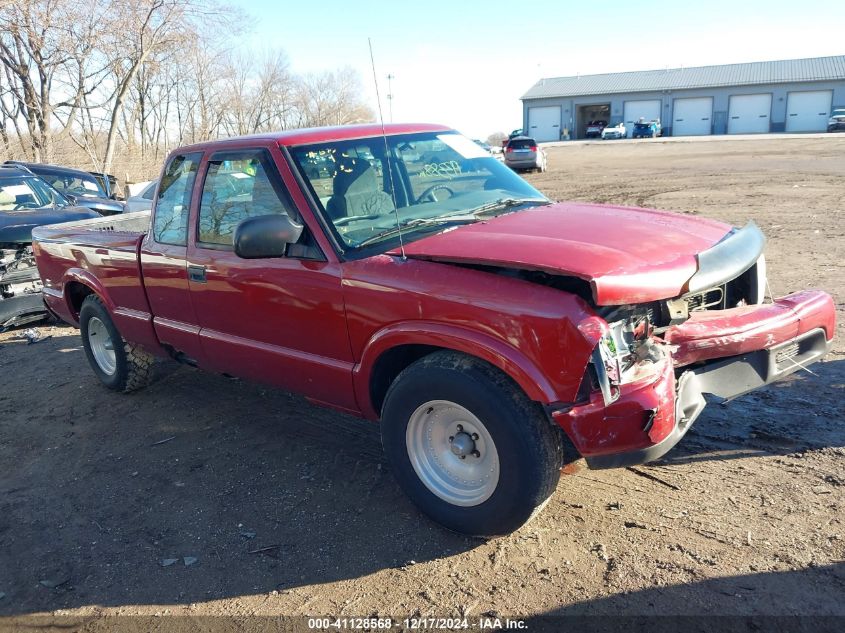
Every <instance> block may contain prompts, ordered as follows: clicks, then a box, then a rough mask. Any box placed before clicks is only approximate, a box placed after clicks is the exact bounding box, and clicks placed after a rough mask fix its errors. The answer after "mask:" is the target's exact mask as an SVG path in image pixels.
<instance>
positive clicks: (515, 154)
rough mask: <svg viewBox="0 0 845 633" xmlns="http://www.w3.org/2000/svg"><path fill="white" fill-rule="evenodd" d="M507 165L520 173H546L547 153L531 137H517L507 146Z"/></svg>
mask: <svg viewBox="0 0 845 633" xmlns="http://www.w3.org/2000/svg"><path fill="white" fill-rule="evenodd" d="M505 165H507V166H508V167H510V168H511V169H513V170H514V171H519V170H520V169H536V170H537V171H546V152H544V151H543V149H542V148H541V147H538V145H537V141H535V140H534V139H533V138H531V137H529V136H515V137H514V138H512V139H510V140H509V141H508V144H507V145H506V146H505Z"/></svg>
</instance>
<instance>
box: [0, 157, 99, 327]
mask: <svg viewBox="0 0 845 633" xmlns="http://www.w3.org/2000/svg"><path fill="white" fill-rule="evenodd" d="M95 217H99V214H97V213H95V212H94V211H90V210H89V209H85V208H79V207H73V206H71V205H70V204H69V203H68V201H67V200H66V199H65V198H64V197H63V196H62V195H61V194H59V193H58V192H56V191H54V190H53V189H52V188H51V187H50V186H49V185H48V184H47V183H46V182H44V181H43V180H41V179H40V178H38V177H36V176H34V175H33V174H31V173H29V172H27V171H23V170H21V169H18V168H16V167H0V330H2V329H4V328H7V327H12V326H15V325H22V324H24V323H29V322H30V321H36V320H40V319H43V318H44V317H45V316H46V315H47V311H46V309H45V307H44V300H43V299H42V297H41V278H40V277H39V276H38V269H37V268H36V267H35V258H34V257H33V255H32V246H31V242H32V229H34V228H35V227H36V226H42V225H44V224H54V223H56V222H70V221H73V220H83V219H89V218H95Z"/></svg>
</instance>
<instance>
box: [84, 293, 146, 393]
mask: <svg viewBox="0 0 845 633" xmlns="http://www.w3.org/2000/svg"><path fill="white" fill-rule="evenodd" d="M79 328H80V331H81V333H82V346H83V347H84V348H85V356H87V357H88V363H89V364H90V365H91V369H93V370H94V373H95V374H96V375H97V378H99V379H100V382H102V383H103V384H104V385H105V386H106V387H108V388H109V389H114V390H115V391H122V392H125V393H126V392H130V391H135V390H136V389H140V388H142V387H145V386H147V385H148V384H149V383H150V380H151V378H152V372H153V362H154V358H153V356H152V355H150V354H148V353H147V352H145V351H144V350H143V349H142V348H141V347H140V346H138V345H134V344H132V343H127V342H126V341H124V340H123V337H122V336H121V335H120V332H118V331H117V328H116V327H115V325H114V321H112V318H111V315H110V314H109V312H108V310H106V308H105V306H104V305H103V302H102V301H101V300H100V298H99V297H98V296H96V295H89V296H88V297H86V298H85V301H83V302H82V308H81V309H80V311H79Z"/></svg>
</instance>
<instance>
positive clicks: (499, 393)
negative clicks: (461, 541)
mask: <svg viewBox="0 0 845 633" xmlns="http://www.w3.org/2000/svg"><path fill="white" fill-rule="evenodd" d="M381 433H382V444H383V445H384V450H385V453H386V455H387V458H388V460H389V461H390V464H391V467H392V470H393V472H394V475H395V477H396V479H397V481H398V482H399V485H400V486H401V487H402V489H403V490H404V491H405V493H406V494H407V495H408V496H409V497H410V498H411V500H412V501H413V502H414V503H415V504H416V505H417V506H418V507H419V508H420V509H421V510H422V511H423V512H424V513H426V514H427V515H429V516H430V517H431V518H432V519H434V520H435V521H437V522H438V523H441V524H442V525H444V526H445V527H447V528H449V529H451V530H454V531H456V532H461V533H463V534H470V535H474V536H496V535H501V534H507V533H510V532H512V531H514V530H516V529H517V528H519V527H520V526H521V525H523V524H524V523H526V522H527V521H528V520H529V519H531V518H532V517H533V516H534V514H535V513H536V512H537V511H538V510H539V509H540V508H542V507H543V505H545V503H546V501H547V500H548V499H549V497H550V496H551V494H552V493H553V492H554V489H555V486H556V485H557V482H558V479H559V477H560V466H561V460H562V458H561V445H560V440H561V438H560V435H559V432H558V431H557V430H556V429H555V428H554V427H552V424H551V423H550V422H549V420H548V418H547V417H546V415H545V413H544V412H543V410H542V408H541V407H540V406H539V405H538V404H537V403H535V402H532V401H531V400H529V399H528V398H527V396H525V394H524V393H523V392H522V390H521V389H520V388H519V387H518V386H517V385H516V384H514V383H513V382H512V381H511V380H510V379H509V378H508V377H507V376H505V375H504V374H502V373H501V372H500V371H499V370H497V369H495V368H493V367H491V366H490V365H488V364H486V363H484V362H483V361H480V360H478V359H475V358H473V357H470V356H466V355H464V354H459V353H456V352H448V351H443V352H437V353H435V354H431V355H430V356H426V357H425V358H422V359H420V360H419V361H417V362H415V363H414V364H412V365H411V366H409V367H408V368H407V369H405V370H404V371H403V372H402V373H401V374H400V375H399V377H398V378H397V379H396V380H395V381H394V383H393V384H392V385H391V387H390V389H389V391H388V394H387V397H386V399H385V404H384V411H383V416H382V423H381Z"/></svg>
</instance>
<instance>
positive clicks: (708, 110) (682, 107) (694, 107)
mask: <svg viewBox="0 0 845 633" xmlns="http://www.w3.org/2000/svg"><path fill="white" fill-rule="evenodd" d="M672 107H673V108H674V112H673V113H672V136H703V135H705V134H710V133H711V132H712V128H711V125H712V120H711V119H712V117H713V98H712V97H697V98H695V99H675V103H674V104H673V106H672Z"/></svg>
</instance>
